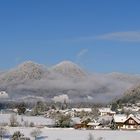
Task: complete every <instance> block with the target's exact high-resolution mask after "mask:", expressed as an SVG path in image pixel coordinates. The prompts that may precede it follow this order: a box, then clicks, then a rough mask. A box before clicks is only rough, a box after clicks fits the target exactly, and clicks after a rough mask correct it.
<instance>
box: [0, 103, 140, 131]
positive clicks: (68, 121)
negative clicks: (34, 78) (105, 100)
mask: <svg viewBox="0 0 140 140" xmlns="http://www.w3.org/2000/svg"><path fill="white" fill-rule="evenodd" d="M0 126H1V127H34V128H44V127H47V128H73V129H79V130H140V106H139V103H137V104H127V105H126V104H125V105H123V106H121V108H119V107H117V106H116V104H112V105H108V106H104V107H103V106H102V107H93V108H89V107H88V108H83V107H81V108H80V107H78V108H76V107H75V108H72V107H71V108H70V107H68V104H67V103H63V104H59V107H58V106H57V105H54V104H52V106H51V107H46V104H45V103H44V102H42V101H38V102H37V103H36V105H35V106H34V107H33V108H30V109H29V108H26V105H25V103H18V105H16V107H15V108H5V109H1V112H0Z"/></svg>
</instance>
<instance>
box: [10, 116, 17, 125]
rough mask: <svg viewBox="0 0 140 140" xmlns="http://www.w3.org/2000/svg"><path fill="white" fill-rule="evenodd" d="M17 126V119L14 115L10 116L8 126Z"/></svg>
mask: <svg viewBox="0 0 140 140" xmlns="http://www.w3.org/2000/svg"><path fill="white" fill-rule="evenodd" d="M17 124H18V122H17V117H16V116H15V114H12V115H11V117H10V126H11V127H15V126H17Z"/></svg>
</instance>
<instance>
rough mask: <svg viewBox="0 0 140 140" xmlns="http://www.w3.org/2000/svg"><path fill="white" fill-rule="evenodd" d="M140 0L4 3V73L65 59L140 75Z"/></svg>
mask: <svg viewBox="0 0 140 140" xmlns="http://www.w3.org/2000/svg"><path fill="white" fill-rule="evenodd" d="M139 5H140V1H139V0H116V1H115V0H114V1H113V0H23V1H19V0H12V1H11V0H1V1H0V52H1V53H0V69H1V70H4V69H9V68H12V67H14V66H16V65H18V64H20V63H22V62H24V61H27V60H32V61H35V62H37V63H42V64H45V65H47V66H50V65H53V64H56V63H58V62H60V61H63V60H71V61H73V62H76V63H77V64H79V65H80V66H81V67H83V68H84V69H87V70H88V71H91V72H104V73H106V72H114V71H118V72H126V73H140V8H139Z"/></svg>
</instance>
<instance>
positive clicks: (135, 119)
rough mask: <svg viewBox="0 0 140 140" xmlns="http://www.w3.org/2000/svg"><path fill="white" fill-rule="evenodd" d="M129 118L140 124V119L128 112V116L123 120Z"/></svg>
mask: <svg viewBox="0 0 140 140" xmlns="http://www.w3.org/2000/svg"><path fill="white" fill-rule="evenodd" d="M130 118H132V119H133V120H134V121H135V122H137V123H138V124H140V120H139V119H138V118H136V117H134V115H132V114H130V115H129V116H128V118H127V119H126V120H125V122H126V121H127V120H129V119H130Z"/></svg>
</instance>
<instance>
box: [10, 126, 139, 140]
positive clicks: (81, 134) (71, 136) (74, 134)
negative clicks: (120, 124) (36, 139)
mask: <svg viewBox="0 0 140 140" xmlns="http://www.w3.org/2000/svg"><path fill="white" fill-rule="evenodd" d="M8 130H9V132H10V134H13V133H14V132H15V131H20V132H21V133H24V135H25V137H31V136H30V133H31V131H33V128H8ZM41 131H42V134H41V136H44V137H46V136H47V138H45V139H44V140H58V139H60V140H88V136H89V133H91V134H92V135H93V136H94V138H95V140H96V138H98V137H103V138H104V139H103V140H140V131H106V130H74V129H50V128H43V129H41ZM31 140H33V138H32V137H31Z"/></svg>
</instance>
